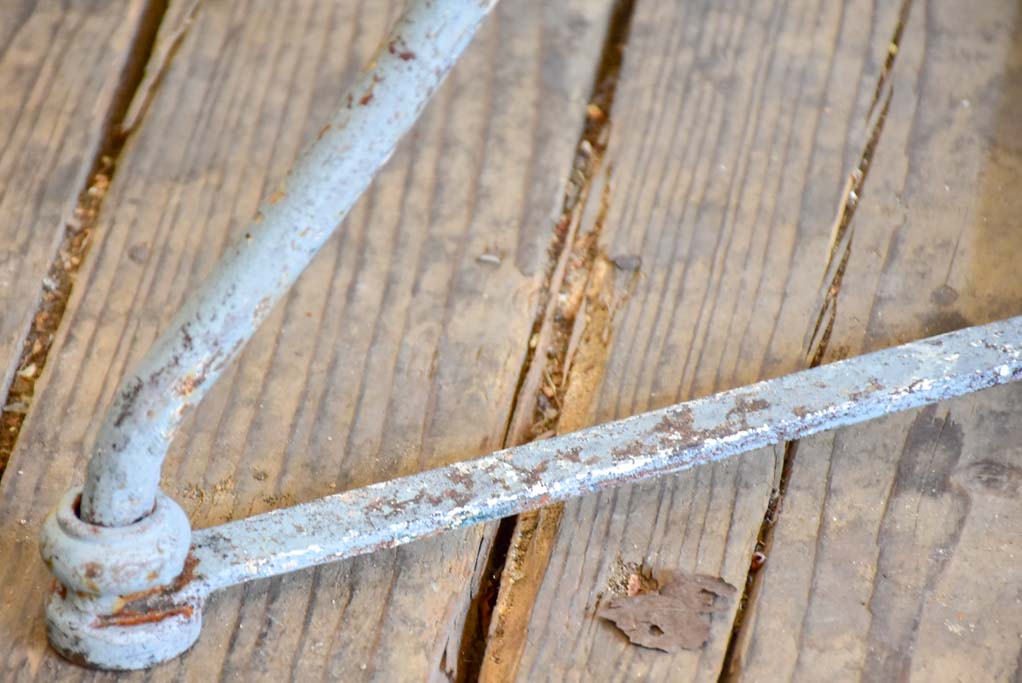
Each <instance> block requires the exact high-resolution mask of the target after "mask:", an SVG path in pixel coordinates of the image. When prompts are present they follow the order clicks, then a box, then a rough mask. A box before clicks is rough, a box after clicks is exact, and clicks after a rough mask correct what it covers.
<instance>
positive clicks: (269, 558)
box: [179, 317, 1022, 597]
mask: <svg viewBox="0 0 1022 683" xmlns="http://www.w3.org/2000/svg"><path fill="white" fill-rule="evenodd" d="M1020 376H1022V317H1018V318H1012V319H1009V320H1004V321H1001V322H996V323H991V324H989V325H983V326H979V327H972V328H968V329H964V330H960V331H958V332H952V333H950V334H945V335H941V336H938V337H933V338H930V339H926V340H922V341H918V342H913V343H910V344H905V345H903V346H898V347H894V348H891V349H887V350H884V351H879V352H876V353H871V354H868V355H864V356H859V357H856V358H852V359H849V360H845V361H840V362H837V363H832V364H830V365H825V366H822V367H818V368H815V369H812V370H807V371H804V372H798V373H795V374H792V375H787V376H785V377H780V378H777V379H772V380H768V381H764V382H759V383H757V384H752V385H749V386H745V387H741V388H738V389H734V390H731V391H725V392H722V393H718V394H714V395H712V396H708V397H706V398H701V399H697V400H694V401H689V402H687V403H681V404H678V405H675V406H671V407H669V408H665V409H662V410H656V411H652V412H648V413H643V414H641V415H636V416H634V417H630V418H627V419H624V420H619V421H616V422H610V423H607V424H603V425H600V426H597V427H591V428H589V429H584V430H582V431H579V432H575V433H572V434H567V435H564V436H560V437H557V438H553V439H549V440H546V441H537V442H533V443H529V444H526V445H523V446H518V447H515V448H509V449H506V450H503V451H498V452H495V453H493V454H491V455H488V456H485V457H482V458H479V459H477V460H471V461H468V462H460V463H455V464H452V465H448V466H446V467H441V468H439V469H434V470H430V471H427V472H422V473H420V474H416V475H412V476H409V477H403V478H400V479H394V480H391V481H386V482H382V483H379V484H373V485H371V486H366V487H364V488H360V489H355V490H352V491H347V492H345V493H340V494H337V495H332V496H328V497H326V498H322V499H319V500H315V501H312V502H309V503H304V504H301V505H295V506H293V507H290V508H286V509H281V510H275V511H273V512H268V513H266V514H261V515H256V516H254V517H250V518H248V519H242V520H239V521H236V522H230V523H228V524H224V525H221V526H217V527H213V528H209V529H204V530H200V531H196V532H195V533H194V536H193V549H192V552H193V558H194V561H195V562H196V564H195V566H194V572H193V576H194V578H193V579H192V580H191V581H190V582H189V583H187V584H186V585H184V586H183V587H181V588H180V589H179V592H180V596H179V597H197V596H199V597H201V596H204V595H206V594H208V593H209V592H210V591H213V590H216V589H218V588H222V587H224V586H229V585H232V584H236V583H241V582H245V581H250V580H252V579H257V578H261V577H268V576H274V575H277V574H282V573H285V572H290V571H294V570H296V569H301V568H303V567H309V566H312V565H317V564H322V563H325V562H332V561H335V560H340V559H343V558H346V557H352V556H354V555H360V554H363V553H368V552H372V551H375V550H379V549H382V548H390V547H394V546H397V545H401V544H403V543H408V542H409V541H413V540H416V539H420V538H425V537H428V536H432V535H434V534H437V533H440V532H442V531H446V530H449V529H457V528H460V527H465V526H468V525H471V524H478V523H480V522H486V521H489V520H493V519H497V518H500V517H506V516H508V515H513V514H516V513H519V512H523V511H525V510H529V509H532V508H536V507H540V506H543V505H548V504H550V503H553V502H556V501H562V500H565V499H568V498H572V497H575V496H581V495H585V494H588V493H593V492H595V491H599V490H601V489H604V488H608V487H611V486H616V485H620V484H624V483H627V482H634V481H639V480H643V479H647V478H650V477H654V476H659V475H663V474H668V473H673V472H679V471H681V470H686V469H689V468H692V467H695V466H698V465H702V464H705V463H710V462H714V461H717V460H721V459H723V458H728V457H730V456H733V455H736V454H739V453H743V452H745V451H749V450H752V449H755V448H759V447H762V446H768V445H771V444H776V443H779V442H783V441H789V440H793V439H798V438H802V437H805V436H808V435H810V434H815V433H817V432H820V431H823V430H827V429H833V428H836V427H841V426H844V425H849V424H854V423H857V422H863V421H865V420H869V419H872V418H875V417H879V416H881V415H885V414H888V413H893V412H897V411H901V410H907V409H910V408H916V407H919V406H922V405H926V404H929V403H933V402H936V401H941V400H943V399H947V398H951V397H954V396H959V395H962V394H966V393H969V392H973V391H976V390H979V389H984V388H986V387H990V386H994V385H997V384H1003V383H1006V382H1010V381H1013V380H1016V379H1018V378H1019V377H1020Z"/></svg>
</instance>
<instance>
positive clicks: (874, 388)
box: [848, 377, 884, 401]
mask: <svg viewBox="0 0 1022 683" xmlns="http://www.w3.org/2000/svg"><path fill="white" fill-rule="evenodd" d="M883 390H884V385H883V384H881V383H880V382H879V381H877V378H876V377H870V378H869V384H868V386H867V387H866V388H865V389H860V390H859V391H853V392H852V393H850V394H848V398H849V399H851V400H853V401H860V400H862V399H863V398H865V397H867V396H869V395H870V394H874V393H876V392H878V391H883Z"/></svg>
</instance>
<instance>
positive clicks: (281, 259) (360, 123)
mask: <svg viewBox="0 0 1022 683" xmlns="http://www.w3.org/2000/svg"><path fill="white" fill-rule="evenodd" d="M495 3H496V0H484V1H480V0H434V1H432V2H427V1H425V0H417V1H416V2H414V3H412V5H411V6H410V7H409V9H408V11H407V13H406V14H405V15H404V16H403V17H402V18H401V20H400V21H399V22H398V24H397V25H396V26H395V28H394V30H393V32H392V33H391V35H390V37H389V38H388V39H387V40H386V41H385V42H384V43H383V44H382V45H381V47H380V49H379V51H378V53H377V54H376V56H375V57H374V59H373V61H372V62H371V68H370V69H367V70H366V71H365V72H364V73H363V74H362V75H360V76H359V78H358V80H357V81H356V83H355V85H354V86H353V87H352V88H351V89H350V90H349V91H348V94H347V95H345V96H344V98H342V101H341V106H340V108H339V109H338V110H337V112H336V113H335V114H334V116H333V118H331V119H330V121H329V122H328V123H327V125H325V126H324V127H323V129H322V131H321V132H320V135H319V139H318V140H317V141H316V142H315V143H313V144H312V145H311V146H310V147H309V148H308V149H306V150H305V152H304V153H302V154H301V156H299V158H298V160H297V161H296V162H295V164H294V166H293V167H292V169H291V171H290V172H289V173H288V175H287V177H286V178H285V179H284V180H283V182H281V184H280V185H279V186H278V188H277V189H276V190H275V191H274V192H273V193H272V194H271V195H270V196H269V197H268V198H267V199H266V200H265V201H264V202H263V203H262V205H261V206H260V207H259V211H258V213H257V214H256V218H255V219H254V220H253V222H252V223H251V224H250V225H249V226H248V228H247V229H246V231H245V233H244V234H243V235H242V237H241V238H240V239H239V240H238V241H237V242H235V243H234V245H233V246H231V247H229V248H228V250H227V252H226V253H225V254H224V256H223V258H222V259H221V261H220V263H219V264H218V265H217V266H216V268H215V269H214V271H213V273H212V274H211V275H210V276H209V277H208V278H207V279H206V281H205V282H204V283H203V284H202V285H201V286H200V287H199V288H198V289H197V290H196V291H195V293H194V294H193V295H192V296H190V297H189V299H188V301H187V302H186V303H185V304H184V306H183V307H182V308H181V310H180V311H179V312H178V314H177V316H176V317H175V318H174V320H173V321H172V322H171V323H170V325H169V326H168V327H167V329H166V331H165V332H163V334H161V335H160V337H159V339H157V341H156V342H155V343H154V345H153V347H152V349H151V350H150V351H149V353H147V354H146V356H145V358H143V359H142V361H141V362H140V363H139V365H138V366H137V367H136V368H135V369H134V370H133V371H132V372H130V373H129V374H128V375H127V377H126V378H125V379H124V381H123V382H122V384H121V387H120V389H119V390H118V392H117V395H116V399H115V400H114V403H113V406H112V407H111V409H110V410H109V412H108V413H107V416H106V418H105V420H104V422H103V424H102V426H101V428H100V432H99V436H98V438H97V440H96V445H95V451H94V453H93V456H92V459H91V461H90V462H89V467H88V476H87V479H86V482H85V491H84V494H83V497H82V516H83V517H84V518H85V519H87V520H89V521H91V522H95V523H96V524H102V525H104V526H124V525H127V524H131V523H133V522H134V521H135V520H137V519H139V518H141V517H143V516H144V515H146V514H148V512H149V511H150V510H151V509H152V506H153V499H154V496H155V495H156V489H157V487H158V485H159V480H160V467H161V466H162V464H163V459H164V457H165V455H166V453H167V449H168V447H169V445H170V441H171V439H173V437H174V433H175V431H176V430H177V428H178V426H179V425H180V424H181V420H182V417H183V415H184V414H185V412H186V411H187V409H188V408H190V407H191V406H193V405H195V404H196V403H197V402H198V401H199V400H200V399H201V398H202V396H203V395H204V394H205V393H206V390H207V389H208V388H209V387H210V386H211V385H212V384H213V383H214V382H215V381H216V379H217V377H219V375H220V373H221V372H222V370H223V369H224V368H225V367H227V365H228V363H230V362H231V360H232V359H233V358H234V357H235V356H236V355H237V354H238V351H239V350H240V349H241V347H242V346H243V345H244V344H245V342H246V341H248V339H249V338H250V337H251V336H252V334H253V333H254V332H255V330H256V328H258V327H259V325H260V323H262V321H263V320H264V319H265V318H266V316H267V315H268V314H269V312H270V309H271V308H272V307H273V304H274V303H275V302H276V301H277V300H278V299H279V298H280V297H281V296H282V295H283V294H284V292H286V291H287V290H288V288H289V287H290V286H291V284H292V283H293V282H294V281H295V279H296V278H297V277H298V275H299V274H301V272H302V271H303V270H304V269H305V267H306V266H307V265H308V264H309V262H310V261H311V260H312V257H313V256H315V254H316V252H317V251H319V249H320V247H322V246H323V244H324V242H325V241H326V240H327V238H329V237H330V235H331V234H332V233H333V232H334V230H335V229H336V228H337V226H338V225H339V224H340V222H341V221H342V220H343V219H344V217H345V216H346V215H347V213H348V211H349V209H351V207H352V205H353V204H354V203H355V201H356V200H357V199H358V197H359V196H360V195H361V194H362V192H363V191H364V190H365V189H366V187H367V186H368V184H369V182H370V180H372V178H373V176H374V175H375V174H376V172H377V171H378V170H379V168H380V167H381V166H382V165H383V164H384V163H385V162H386V161H387V159H388V158H389V157H390V155H391V154H392V153H393V151H394V148H395V147H396V145H397V142H398V140H399V139H400V138H401V137H402V136H403V135H404V133H405V132H406V131H407V130H408V129H409V128H410V127H411V125H412V124H413V123H414V122H415V120H416V119H417V118H418V116H419V113H420V112H421V111H422V109H423V107H424V106H425V104H426V102H427V101H428V100H429V98H430V96H431V95H432V94H433V92H434V91H435V90H436V89H437V87H438V86H439V85H440V83H441V81H442V80H443V78H444V76H446V74H447V72H448V71H449V70H450V68H451V66H452V65H453V64H454V62H455V61H457V59H458V57H459V56H460V55H461V53H462V51H463V50H464V48H465V46H466V45H467V44H468V42H469V41H470V40H471V38H472V36H473V34H474V33H475V31H476V28H477V27H478V25H479V23H480V21H482V19H483V17H484V16H486V14H487V12H489V10H490V8H491V7H492V6H493V5H494V4H495Z"/></svg>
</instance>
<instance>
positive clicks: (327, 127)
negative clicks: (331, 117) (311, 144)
mask: <svg viewBox="0 0 1022 683" xmlns="http://www.w3.org/2000/svg"><path fill="white" fill-rule="evenodd" d="M329 130H330V124H329V123H328V124H326V125H325V126H323V127H322V128H320V129H319V133H318V134H317V135H316V139H317V140H322V139H323V136H324V135H326V134H327V132H329Z"/></svg>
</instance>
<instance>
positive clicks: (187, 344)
mask: <svg viewBox="0 0 1022 683" xmlns="http://www.w3.org/2000/svg"><path fill="white" fill-rule="evenodd" d="M193 342H194V340H193V339H192V334H191V332H189V331H188V323H185V324H184V325H182V326H181V345H182V346H183V347H184V348H185V350H186V351H191V350H192V346H193Z"/></svg>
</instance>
